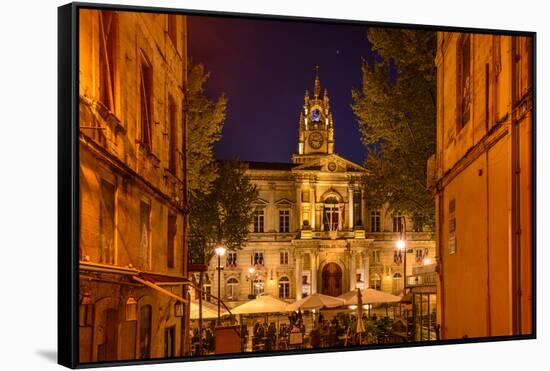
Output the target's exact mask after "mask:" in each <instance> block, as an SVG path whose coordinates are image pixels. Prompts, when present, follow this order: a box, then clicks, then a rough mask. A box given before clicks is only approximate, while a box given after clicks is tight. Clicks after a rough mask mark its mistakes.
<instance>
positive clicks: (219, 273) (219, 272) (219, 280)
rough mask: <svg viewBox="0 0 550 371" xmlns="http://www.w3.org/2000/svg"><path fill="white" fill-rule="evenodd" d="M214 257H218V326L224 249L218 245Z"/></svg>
mask: <svg viewBox="0 0 550 371" xmlns="http://www.w3.org/2000/svg"><path fill="white" fill-rule="evenodd" d="M214 251H215V252H216V255H218V325H219V324H220V304H221V302H220V285H221V276H222V265H221V258H222V256H224V255H225V247H223V246H222V245H219V246H218V247H216V248H215V249H214Z"/></svg>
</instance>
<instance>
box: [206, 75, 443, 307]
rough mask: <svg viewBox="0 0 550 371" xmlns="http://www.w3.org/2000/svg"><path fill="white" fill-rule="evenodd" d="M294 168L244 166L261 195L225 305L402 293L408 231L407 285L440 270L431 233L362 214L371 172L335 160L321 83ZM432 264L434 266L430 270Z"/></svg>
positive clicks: (228, 267)
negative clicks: (264, 297) (399, 247)
mask: <svg viewBox="0 0 550 371" xmlns="http://www.w3.org/2000/svg"><path fill="white" fill-rule="evenodd" d="M297 129H298V130H297V134H298V138H299V140H298V148H297V150H298V151H297V153H295V154H294V155H293V156H292V162H290V163H266V162H248V171H247V175H248V176H249V177H250V179H251V181H252V182H253V183H254V184H255V185H256V186H257V187H258V189H259V196H258V199H257V200H256V202H255V203H254V218H253V224H252V225H251V227H250V234H249V237H248V243H247V244H246V246H245V247H244V248H243V249H242V250H237V251H228V252H227V253H226V255H225V256H224V263H225V264H224V267H223V270H222V273H221V274H222V277H221V288H220V292H221V299H222V300H223V301H224V302H225V303H227V304H228V305H229V306H231V307H234V306H236V305H238V304H241V303H242V302H244V301H247V300H249V298H252V297H253V296H255V295H258V294H261V293H267V294H271V295H274V296H276V297H279V298H282V299H285V300H289V301H292V300H295V299H300V298H302V297H304V296H306V295H310V294H312V293H316V292H319V293H322V294H326V295H331V296H338V295H341V294H343V293H345V292H347V291H350V290H353V289H355V288H356V287H373V288H376V289H380V290H383V291H385V292H389V293H394V294H401V293H402V291H403V281H404V278H403V273H404V272H403V259H401V256H400V255H396V249H395V244H396V241H397V240H398V239H399V238H400V237H401V236H402V233H401V228H403V225H405V226H406V227H407V231H406V237H407V245H408V248H409V255H408V259H407V277H408V280H409V281H410V282H411V284H415V283H418V280H417V279H415V277H414V276H412V275H413V273H414V272H413V269H414V268H415V267H423V266H424V265H425V264H426V263H427V262H430V261H431V262H435V260H436V259H435V242H434V241H433V240H432V236H431V234H430V233H426V232H414V231H412V229H411V228H409V227H412V226H413V223H412V221H410V220H406V222H405V223H403V222H402V220H403V218H402V216H400V215H391V214H389V213H388V212H386V209H385V208H384V209H382V210H367V209H366V208H365V206H364V205H365V201H366V192H365V191H366V189H365V188H364V185H363V183H364V182H362V177H364V176H365V174H366V169H365V168H363V167H362V166H361V165H359V164H356V163H354V162H352V161H349V160H347V159H345V158H343V157H342V156H340V155H338V154H337V153H335V152H334V142H335V133H334V121H333V117H332V113H331V111H330V105H329V96H328V94H327V90H326V89H325V90H324V92H323V93H322V94H321V84H320V80H319V77H318V75H317V76H316V78H315V82H314V90H313V95H312V96H311V95H310V93H309V92H308V91H306V94H305V98H304V105H303V107H302V110H301V113H300V120H299V126H298V127H297ZM428 259H429V260H428ZM216 265H217V258H216V257H214V258H213V259H212V260H211V262H210V265H209V267H208V272H207V274H206V284H205V287H204V290H205V297H206V299H207V300H208V299H209V293H210V292H211V293H212V294H213V295H216V294H217V292H218V291H217V282H218V279H217V275H216V274H217V273H216Z"/></svg>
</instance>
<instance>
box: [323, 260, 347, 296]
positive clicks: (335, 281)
mask: <svg viewBox="0 0 550 371" xmlns="http://www.w3.org/2000/svg"><path fill="white" fill-rule="evenodd" d="M322 278H323V294H325V295H330V296H339V295H342V268H340V266H339V265H338V264H336V263H328V264H327V265H325V267H324V268H323V273H322Z"/></svg>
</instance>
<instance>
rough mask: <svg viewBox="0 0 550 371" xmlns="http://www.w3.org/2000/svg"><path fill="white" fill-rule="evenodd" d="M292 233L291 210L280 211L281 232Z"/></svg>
mask: <svg viewBox="0 0 550 371" xmlns="http://www.w3.org/2000/svg"><path fill="white" fill-rule="evenodd" d="M289 231H290V210H279V232H281V233H288V232H289Z"/></svg>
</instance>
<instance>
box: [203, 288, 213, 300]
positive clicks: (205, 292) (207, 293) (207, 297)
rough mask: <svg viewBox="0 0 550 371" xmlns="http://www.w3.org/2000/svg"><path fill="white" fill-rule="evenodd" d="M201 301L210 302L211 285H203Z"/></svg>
mask: <svg viewBox="0 0 550 371" xmlns="http://www.w3.org/2000/svg"><path fill="white" fill-rule="evenodd" d="M202 300H206V301H208V302H210V300H212V285H210V284H205V285H203V292H202Z"/></svg>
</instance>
